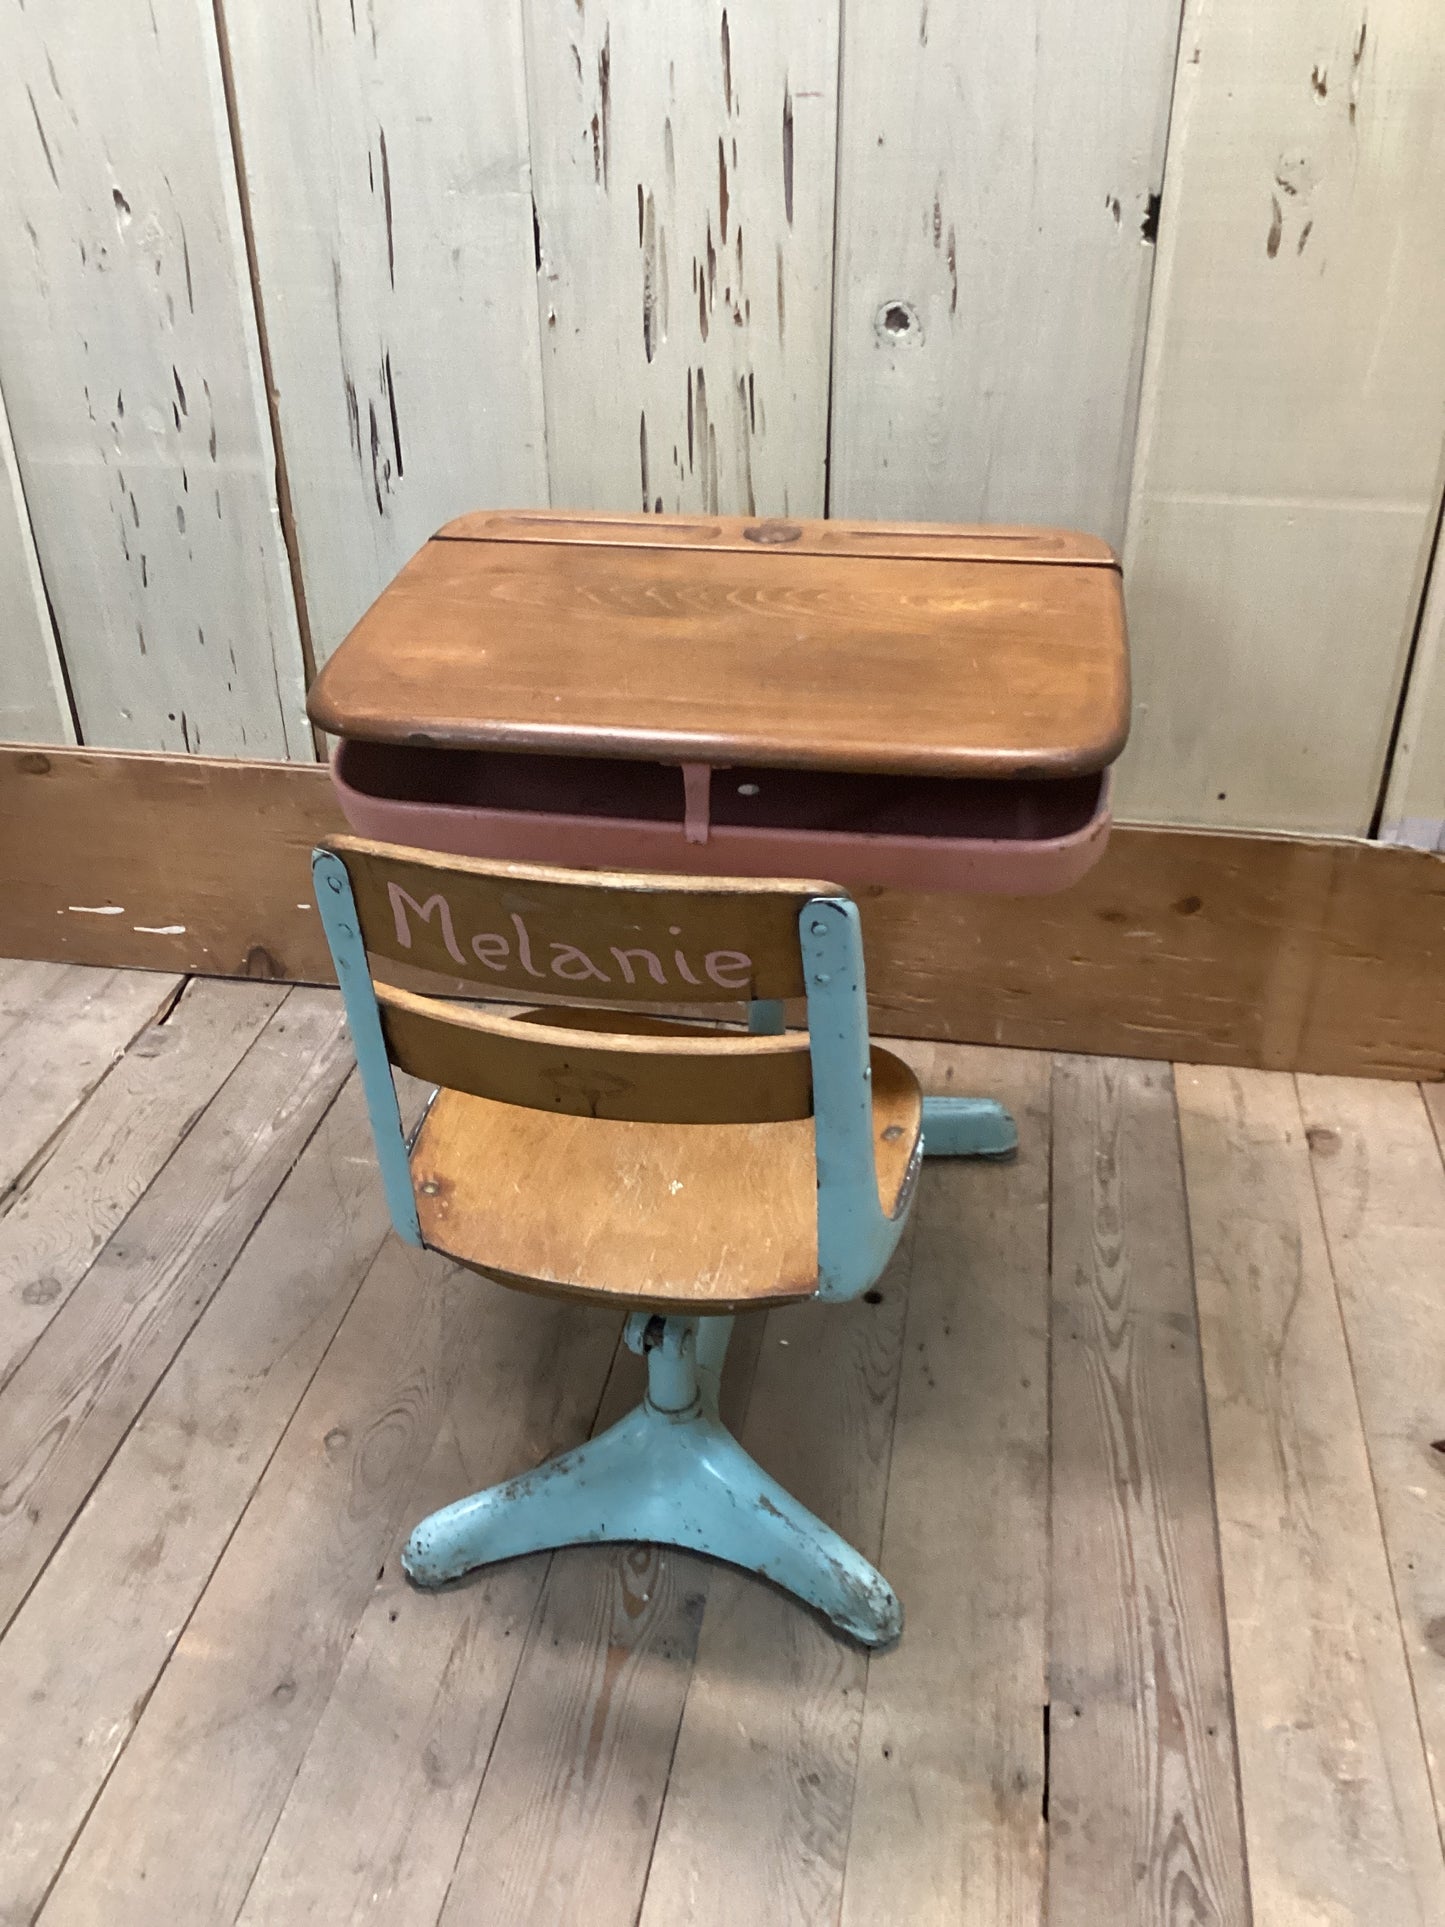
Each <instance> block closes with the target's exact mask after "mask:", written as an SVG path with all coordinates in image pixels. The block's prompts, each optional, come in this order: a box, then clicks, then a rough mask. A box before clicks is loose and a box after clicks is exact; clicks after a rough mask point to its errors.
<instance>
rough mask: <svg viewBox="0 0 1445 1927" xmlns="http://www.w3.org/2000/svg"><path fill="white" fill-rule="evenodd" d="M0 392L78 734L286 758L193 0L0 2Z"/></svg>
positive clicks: (218, 109)
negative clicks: (0, 6)
mask: <svg viewBox="0 0 1445 1927" xmlns="http://www.w3.org/2000/svg"><path fill="white" fill-rule="evenodd" d="M0 203H3V205H4V208H5V220H4V222H3V224H0V384H3V387H4V392H5V399H6V403H7V405H8V408H9V413H10V425H11V428H12V429H13V431H14V436H15V445H16V449H17V452H18V455H19V463H20V472H21V475H22V477H23V479H24V484H25V495H26V500H27V502H28V504H29V508H30V516H31V522H32V525H33V528H34V531H35V541H36V547H37V549H38V551H39V555H40V561H41V565H42V567H43V569H44V571H45V580H46V584H47V586H48V588H49V590H50V595H51V599H52V601H53V603H54V607H55V614H56V621H57V623H58V626H59V630H60V639H61V647H62V649H63V651H64V655H65V662H66V667H67V669H68V671H69V674H70V682H71V687H72V689H73V691H74V693H75V699H76V707H77V710H78V712H79V720H80V727H81V731H82V733H83V735H84V736H85V738H86V740H87V741H88V742H91V743H98V744H105V745H113V746H115V747H118V748H131V749H171V750H193V751H194V750H200V751H203V752H206V753H209V754H211V755H242V756H275V755H286V754H288V753H290V754H296V755H302V756H309V755H310V754H311V753H312V752H311V745H310V737H309V734H308V731H307V727H306V722H305V716H304V711H303V696H304V676H303V669H302V658H301V646H300V640H299V636H298V633H297V625H296V614H295V609H294V606H293V603H292V597H291V588H290V580H289V576H288V571H287V560H286V552H285V546H284V544H283V542H282V539H281V530H280V524H279V518H278V514H277V507H276V494H275V474H274V471H275V456H274V451H273V447H272V442H271V434H270V426H269V423H268V420H267V411H266V399H265V394H264V390H263V387H262V381H261V373H260V364H259V356H258V349H257V341H256V333H255V315H254V311H253V307H252V300H251V289H250V284H249V279H248V275H247V271H246V255H245V248H244V244H243V236H242V231H241V223H240V207H239V200H238V196H237V192H236V181H235V173H234V169H233V165H232V158H231V151H230V138H229V132H228V128H227V117H226V107H225V99H224V92H223V87H222V80H221V72H220V65H219V61H218V57H217V48H216V42H215V31H214V22H213V18H212V13H211V6H210V0H104V4H102V3H101V0H72V4H70V5H68V6H65V7H47V8H43V9H42V8H35V7H32V8H30V9H29V10H26V9H23V8H21V7H18V6H10V7H7V8H6V9H5V10H4V13H3V15H0Z"/></svg>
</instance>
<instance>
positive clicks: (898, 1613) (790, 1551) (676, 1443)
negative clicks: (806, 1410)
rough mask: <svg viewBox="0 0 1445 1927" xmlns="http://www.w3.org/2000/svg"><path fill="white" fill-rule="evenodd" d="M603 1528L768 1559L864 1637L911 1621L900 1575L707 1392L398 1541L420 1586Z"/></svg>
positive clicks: (649, 1412) (783, 1582)
mask: <svg viewBox="0 0 1445 1927" xmlns="http://www.w3.org/2000/svg"><path fill="white" fill-rule="evenodd" d="M603 1540H614V1541H615V1540H623V1541H639V1540H640V1541H645V1542H651V1543H656V1544H661V1545H670V1546H685V1547H686V1548H687V1549H688V1550H689V1551H692V1552H703V1553H708V1554H710V1555H711V1556H712V1557H713V1558H714V1559H725V1560H726V1561H727V1562H728V1563H729V1564H730V1565H734V1566H741V1567H743V1568H744V1569H745V1570H747V1571H748V1572H756V1573H760V1574H761V1575H762V1576H763V1577H764V1578H767V1579H771V1580H772V1581H773V1582H774V1583H775V1584H776V1585H779V1586H782V1587H783V1588H785V1589H786V1590H787V1591H788V1592H791V1593H793V1594H794V1595H795V1596H796V1597H797V1598H799V1599H802V1600H805V1601H806V1602H807V1603H808V1604H809V1605H810V1606H815V1607H816V1608H817V1609H818V1611H819V1612H821V1613H824V1614H825V1615H826V1616H827V1617H828V1618H829V1619H831V1620H832V1621H833V1623H834V1624H835V1625H836V1626H839V1627H840V1628H841V1629H842V1630H843V1631H844V1632H846V1633H850V1634H851V1635H852V1636H853V1638H854V1639H857V1640H859V1641H861V1642H862V1643H863V1644H864V1645H866V1646H885V1645H888V1644H890V1643H891V1642H892V1641H893V1640H895V1639H897V1637H898V1635H899V1633H900V1632H901V1630H902V1627H903V1609H902V1607H901V1606H900V1605H899V1603H898V1598H897V1596H896V1594H895V1593H894V1591H893V1588H892V1587H891V1586H890V1585H889V1584H888V1582H887V1581H886V1580H885V1579H884V1578H883V1577H882V1575H881V1574H880V1573H878V1572H876V1571H875V1570H874V1568H873V1567H872V1566H871V1565H869V1563H868V1561H867V1560H866V1559H864V1558H863V1556H862V1555H861V1554H860V1553H858V1552H855V1551H854V1550H853V1548H852V1546H850V1545H849V1544H848V1543H847V1541H846V1540H845V1539H842V1538H840V1537H839V1536H838V1534H837V1533H836V1532H834V1531H833V1530H832V1528H831V1527H830V1526H826V1525H824V1523H823V1521H822V1520H821V1519H818V1518H815V1517H814V1515H813V1514H812V1513H811V1512H809V1511H807V1510H806V1508H805V1507H803V1506H801V1505H799V1504H798V1502H797V1500H796V1499H794V1498H793V1497H792V1496H791V1495H790V1494H789V1493H787V1492H785V1491H784V1489H783V1488H782V1486H780V1485H779V1484H778V1483H777V1481H776V1480H774V1479H771V1478H769V1477H768V1475H767V1473H766V1472H764V1471H763V1469H762V1467H761V1466H759V1465H757V1464H756V1463H755V1462H754V1461H753V1460H752V1459H751V1458H749V1456H748V1454H747V1453H746V1452H744V1450H743V1449H742V1447H741V1446H740V1445H739V1444H738V1443H737V1441H736V1439H734V1438H733V1436H732V1434H731V1433H730V1432H728V1431H727V1429H726V1428H725V1427H724V1426H723V1425H722V1424H720V1423H719V1421H718V1419H717V1418H716V1417H715V1416H714V1415H713V1414H712V1413H711V1412H709V1411H707V1410H706V1409H705V1402H704V1401H703V1400H699V1401H698V1403H697V1404H695V1405H694V1406H693V1408H692V1410H691V1411H689V1412H684V1413H670V1412H662V1411H659V1410H657V1409H656V1408H655V1407H654V1406H653V1405H651V1404H650V1403H644V1404H642V1405H639V1406H637V1407H636V1408H635V1410H633V1411H632V1412H629V1413H628V1415H627V1417H626V1418H624V1419H622V1420H621V1421H620V1422H619V1423H618V1424H616V1425H614V1426H613V1427H612V1428H611V1430H610V1431H607V1432H604V1433H602V1435H601V1436H600V1437H598V1438H595V1439H591V1440H589V1442H588V1443H587V1444H586V1445H583V1446H579V1447H578V1448H577V1450H576V1451H573V1452H566V1453H563V1454H562V1456H561V1457H560V1458H556V1459H552V1460H550V1461H549V1462H548V1463H547V1464H546V1465H542V1466H539V1467H538V1468H537V1470H536V1471H535V1472H526V1473H523V1475H522V1476H521V1477H520V1478H516V1479H509V1480H507V1481H506V1483H505V1484H503V1485H497V1486H493V1487H491V1488H490V1489H489V1490H488V1491H485V1492H478V1493H474V1494H473V1496H472V1497H471V1498H469V1499H462V1500H459V1501H458V1502H457V1504H455V1505H449V1506H446V1507H444V1508H443V1510H442V1511H440V1512H434V1513H433V1514H432V1515H431V1517H430V1518H428V1519H423V1521H422V1522H421V1524H420V1525H419V1526H418V1527H417V1528H416V1530H415V1532H413V1533H412V1535H411V1538H410V1539H409V1540H408V1542H407V1546H406V1550H405V1551H404V1552H403V1554H402V1564H403V1565H404V1567H405V1568H406V1571H407V1574H408V1576H409V1577H410V1578H411V1579H412V1580H413V1581H414V1582H415V1583H416V1584H417V1585H419V1586H440V1585H444V1584H445V1583H446V1582H447V1581H448V1580H449V1579H457V1578H459V1577H460V1576H461V1575H462V1574H463V1573H464V1572H470V1571H471V1570H472V1568H473V1567H475V1566H482V1565H488V1564H490V1563H491V1562H492V1561H493V1560H496V1559H512V1558H516V1557H517V1556H518V1555H519V1554H521V1553H525V1552H541V1551H544V1550H550V1549H552V1548H555V1547H558V1546H575V1545H587V1544H595V1543H597V1542H599V1541H603Z"/></svg>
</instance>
